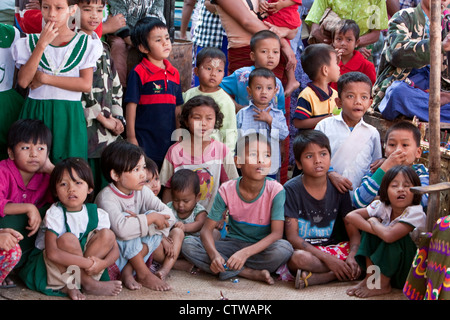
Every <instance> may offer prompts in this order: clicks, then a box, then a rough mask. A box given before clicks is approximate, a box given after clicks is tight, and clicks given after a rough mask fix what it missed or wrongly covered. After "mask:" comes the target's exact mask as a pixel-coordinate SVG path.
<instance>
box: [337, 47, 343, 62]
mask: <svg viewBox="0 0 450 320" xmlns="http://www.w3.org/2000/svg"><path fill="white" fill-rule="evenodd" d="M343 53H344V49H336V59H337V63H338V64H339V63H340V62H341V59H342V54H343Z"/></svg>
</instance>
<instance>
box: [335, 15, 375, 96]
mask: <svg viewBox="0 0 450 320" xmlns="http://www.w3.org/2000/svg"><path fill="white" fill-rule="evenodd" d="M332 39H333V43H332V46H333V47H334V48H335V49H336V50H337V52H338V55H339V56H340V58H341V60H340V62H339V68H340V71H341V75H343V74H344V73H347V72H352V71H359V72H362V73H364V74H365V75H367V76H368V77H369V79H370V81H372V85H373V84H374V83H375V80H376V79H377V72H376V70H375V66H374V64H373V63H372V62H370V61H369V60H367V59H366V58H364V56H363V55H362V54H361V53H360V52H359V51H357V50H355V48H356V47H358V45H359V26H358V24H357V23H356V22H355V21H353V20H351V19H345V20H341V22H340V23H339V25H338V26H337V27H336V30H335V31H334V32H333V34H332ZM330 86H331V87H332V88H333V89H334V90H337V82H332V83H330Z"/></svg>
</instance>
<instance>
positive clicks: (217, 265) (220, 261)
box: [209, 252, 225, 274]
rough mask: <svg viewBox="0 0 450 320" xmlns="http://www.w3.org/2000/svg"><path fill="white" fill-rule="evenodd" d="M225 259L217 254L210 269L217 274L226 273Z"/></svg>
mask: <svg viewBox="0 0 450 320" xmlns="http://www.w3.org/2000/svg"><path fill="white" fill-rule="evenodd" d="M224 264H225V259H224V258H223V257H222V256H221V255H220V253H218V252H217V254H216V255H215V256H214V258H213V259H211V265H210V266H209V269H211V271H212V272H213V273H215V274H217V273H219V272H225V267H224Z"/></svg>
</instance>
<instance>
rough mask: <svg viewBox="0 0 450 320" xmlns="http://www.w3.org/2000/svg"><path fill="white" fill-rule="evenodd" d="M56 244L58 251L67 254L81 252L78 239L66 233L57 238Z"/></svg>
mask: <svg viewBox="0 0 450 320" xmlns="http://www.w3.org/2000/svg"><path fill="white" fill-rule="evenodd" d="M56 244H57V245H58V248H59V249H62V250H64V251H68V252H73V253H74V252H77V251H79V250H81V247H80V242H79V240H78V238H77V237H76V236H75V235H74V234H73V233H71V232H66V233H64V234H63V235H61V236H60V237H58V239H56Z"/></svg>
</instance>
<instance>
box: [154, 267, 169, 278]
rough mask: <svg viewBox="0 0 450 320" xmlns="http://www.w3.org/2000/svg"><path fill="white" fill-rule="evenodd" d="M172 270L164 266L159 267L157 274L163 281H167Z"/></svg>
mask: <svg viewBox="0 0 450 320" xmlns="http://www.w3.org/2000/svg"><path fill="white" fill-rule="evenodd" d="M169 271H170V270H164V268H161V269H159V270H158V271H156V272H155V275H156V276H157V277H158V278H160V279H161V280H163V281H166V277H167V276H168V275H169Z"/></svg>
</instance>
